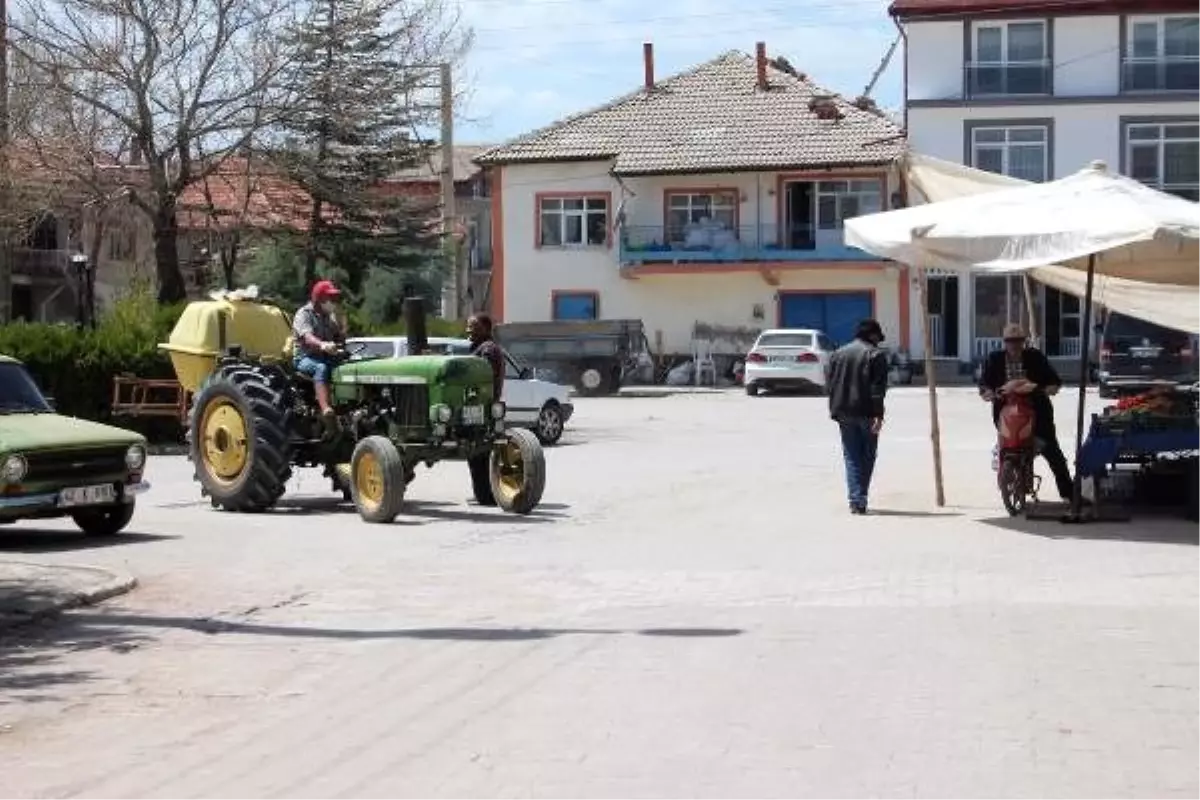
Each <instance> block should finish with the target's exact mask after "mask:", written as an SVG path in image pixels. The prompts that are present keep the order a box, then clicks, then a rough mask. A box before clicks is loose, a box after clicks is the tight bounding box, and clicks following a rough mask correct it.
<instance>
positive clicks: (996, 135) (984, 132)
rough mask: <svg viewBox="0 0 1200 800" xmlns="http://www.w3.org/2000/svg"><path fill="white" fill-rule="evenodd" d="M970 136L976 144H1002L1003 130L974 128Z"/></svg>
mask: <svg viewBox="0 0 1200 800" xmlns="http://www.w3.org/2000/svg"><path fill="white" fill-rule="evenodd" d="M972 135H973V136H974V137H975V141H976V143H984V142H999V143H1003V142H1004V128H976V129H975V130H974V131H973V132H972Z"/></svg>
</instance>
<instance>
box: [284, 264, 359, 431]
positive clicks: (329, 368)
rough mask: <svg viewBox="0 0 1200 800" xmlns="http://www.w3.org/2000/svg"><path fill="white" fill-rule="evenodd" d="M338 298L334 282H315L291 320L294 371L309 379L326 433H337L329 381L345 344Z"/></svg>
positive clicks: (338, 293) (338, 294)
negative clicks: (338, 355) (307, 296)
mask: <svg viewBox="0 0 1200 800" xmlns="http://www.w3.org/2000/svg"><path fill="white" fill-rule="evenodd" d="M341 297H342V293H341V291H339V290H338V288H337V286H335V285H334V283H333V281H328V280H321V281H317V282H316V283H314V284H313V287H312V291H311V292H310V293H309V302H308V303H306V304H304V306H303V307H302V308H301V309H300V310H299V311H297V312H296V316H295V318H294V319H293V320H292V335H293V336H294V337H295V340H296V352H295V366H296V370H297V371H298V372H302V373H304V374H305V375H308V376H309V377H311V378H312V380H313V385H314V387H315V388H316V395H317V405H318V406H320V408H321V420H322V422H323V423H324V424H325V429H326V430H327V431H328V432H329V433H333V432H334V431H336V430H337V417H335V416H334V413H333V404H332V403H331V402H330V396H329V378H330V375H331V374H332V373H333V367H334V366H335V359H334V353H336V352H337V351H338V350H339V349H340V348H341V346H342V344H343V343H344V342H345V340H346V333H345V331H344V330H342V326H341V323H339V322H338V319H337V315H336V312H337V307H338V301H340V300H341Z"/></svg>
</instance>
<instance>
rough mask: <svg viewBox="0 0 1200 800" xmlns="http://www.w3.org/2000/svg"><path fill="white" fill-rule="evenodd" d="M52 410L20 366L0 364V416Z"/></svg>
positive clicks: (40, 412)
mask: <svg viewBox="0 0 1200 800" xmlns="http://www.w3.org/2000/svg"><path fill="white" fill-rule="evenodd" d="M51 410H52V409H51V408H50V405H49V404H48V403H47V402H46V398H45V397H43V396H42V393H41V392H40V391H39V390H38V387H37V384H36V383H34V382H33V378H31V377H29V373H28V372H27V371H26V370H25V367H23V366H21V365H20V364H0V414H42V413H49V412H50V411H51Z"/></svg>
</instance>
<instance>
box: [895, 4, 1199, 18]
mask: <svg viewBox="0 0 1200 800" xmlns="http://www.w3.org/2000/svg"><path fill="white" fill-rule="evenodd" d="M1195 10H1196V2H1195V0H893V2H892V4H891V6H890V7H889V8H888V12H889V13H890V14H891V15H892V16H894V17H900V18H902V19H903V18H909V17H913V18H919V17H925V16H930V15H943V14H945V15H958V14H962V15H973V14H1012V13H1023V12H1030V13H1037V14H1051V13H1053V14H1119V13H1122V12H1132V13H1155V12H1165V11H1190V12H1195Z"/></svg>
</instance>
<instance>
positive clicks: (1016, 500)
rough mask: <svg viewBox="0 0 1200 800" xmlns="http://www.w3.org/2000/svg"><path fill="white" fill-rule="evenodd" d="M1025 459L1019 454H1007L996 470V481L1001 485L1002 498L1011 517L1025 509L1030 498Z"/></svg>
mask: <svg viewBox="0 0 1200 800" xmlns="http://www.w3.org/2000/svg"><path fill="white" fill-rule="evenodd" d="M1025 473H1026V467H1025V463H1024V459H1023V458H1021V457H1020V456H1017V455H1006V456H1004V457H1003V458H1002V459H1001V461H1000V469H998V470H997V471H996V483H997V485H998V486H999V487H1000V500H1001V501H1003V503H1004V510H1005V511H1007V512H1008V515H1009V516H1010V517H1016V516H1019V515H1020V514H1021V513H1022V512H1024V511H1025V505H1026V502H1027V500H1028V492H1029V480H1028V476H1027V475H1026V474H1025Z"/></svg>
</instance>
